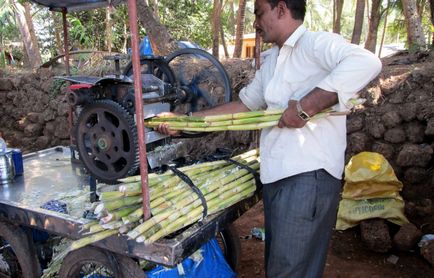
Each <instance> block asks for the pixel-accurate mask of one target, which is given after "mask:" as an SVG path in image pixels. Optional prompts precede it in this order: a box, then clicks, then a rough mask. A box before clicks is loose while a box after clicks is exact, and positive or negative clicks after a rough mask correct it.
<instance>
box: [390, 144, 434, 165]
mask: <svg viewBox="0 0 434 278" xmlns="http://www.w3.org/2000/svg"><path fill="white" fill-rule="evenodd" d="M432 154H433V148H432V147H431V146H430V145H427V144H420V145H415V144H406V145H404V146H403V148H402V150H401V151H400V152H399V153H398V157H397V159H396V163H397V164H398V165H399V166H403V167H405V166H419V167H425V166H427V165H428V164H429V163H430V161H431V158H432Z"/></svg>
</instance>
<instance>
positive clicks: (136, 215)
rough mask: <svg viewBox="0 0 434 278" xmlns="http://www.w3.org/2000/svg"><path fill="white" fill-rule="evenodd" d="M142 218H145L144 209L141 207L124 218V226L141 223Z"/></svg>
mask: <svg viewBox="0 0 434 278" xmlns="http://www.w3.org/2000/svg"><path fill="white" fill-rule="evenodd" d="M142 217H143V208H142V207H139V208H137V209H136V210H135V211H133V212H131V213H130V214H128V215H126V216H124V217H122V222H124V224H129V223H133V222H137V221H139V220H140V219H141V218H142Z"/></svg>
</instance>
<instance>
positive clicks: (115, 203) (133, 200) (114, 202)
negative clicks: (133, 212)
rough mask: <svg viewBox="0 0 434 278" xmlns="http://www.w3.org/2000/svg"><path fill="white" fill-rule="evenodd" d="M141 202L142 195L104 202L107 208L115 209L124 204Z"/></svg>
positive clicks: (109, 209)
mask: <svg viewBox="0 0 434 278" xmlns="http://www.w3.org/2000/svg"><path fill="white" fill-rule="evenodd" d="M140 202H142V196H131V197H125V198H121V199H116V200H112V201H108V202H104V203H103V204H104V208H105V209H106V210H108V211H113V210H115V209H118V208H121V207H123V206H131V205H135V204H139V203H140Z"/></svg>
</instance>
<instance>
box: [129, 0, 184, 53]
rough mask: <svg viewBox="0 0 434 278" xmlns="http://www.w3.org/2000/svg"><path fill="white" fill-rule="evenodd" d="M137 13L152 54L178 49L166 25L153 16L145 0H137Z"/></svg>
mask: <svg viewBox="0 0 434 278" xmlns="http://www.w3.org/2000/svg"><path fill="white" fill-rule="evenodd" d="M137 15H138V17H139V21H140V23H141V24H142V26H143V27H145V30H146V33H147V35H148V37H149V40H150V41H151V46H152V50H153V52H154V54H157V55H162V56H165V55H168V54H169V53H171V52H173V51H175V50H176V49H178V47H177V45H176V42H175V41H174V40H173V38H172V37H171V36H170V34H169V31H168V30H167V28H166V26H164V25H163V24H161V22H160V21H159V20H158V19H156V18H155V17H154V14H153V10H152V8H151V7H149V6H148V5H147V3H146V2H145V0H137Z"/></svg>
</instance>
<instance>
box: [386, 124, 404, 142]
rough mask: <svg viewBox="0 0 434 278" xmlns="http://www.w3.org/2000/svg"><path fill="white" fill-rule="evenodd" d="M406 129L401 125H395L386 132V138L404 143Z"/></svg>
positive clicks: (388, 140) (389, 140)
mask: <svg viewBox="0 0 434 278" xmlns="http://www.w3.org/2000/svg"><path fill="white" fill-rule="evenodd" d="M405 138H406V137H405V131H404V130H403V129H402V128H401V127H394V128H392V129H389V130H387V131H386V132H385V133H384V140H386V141H387V142H390V143H395V144H396V143H404V142H405Z"/></svg>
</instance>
